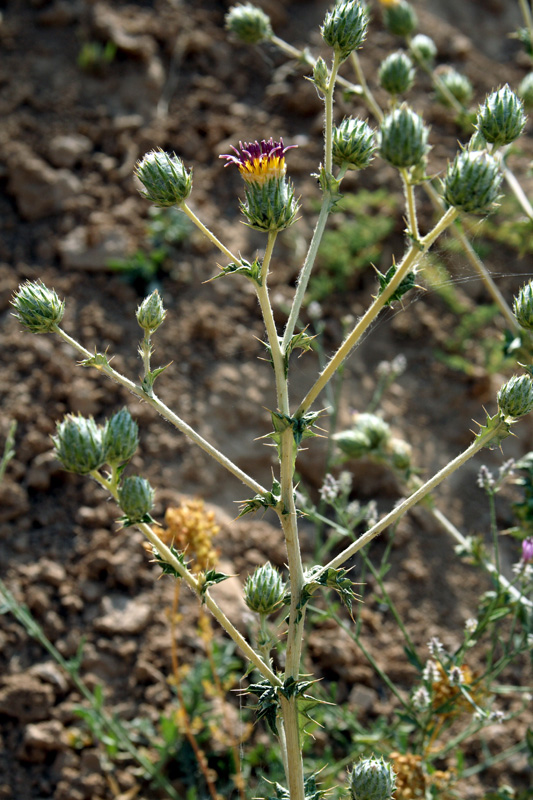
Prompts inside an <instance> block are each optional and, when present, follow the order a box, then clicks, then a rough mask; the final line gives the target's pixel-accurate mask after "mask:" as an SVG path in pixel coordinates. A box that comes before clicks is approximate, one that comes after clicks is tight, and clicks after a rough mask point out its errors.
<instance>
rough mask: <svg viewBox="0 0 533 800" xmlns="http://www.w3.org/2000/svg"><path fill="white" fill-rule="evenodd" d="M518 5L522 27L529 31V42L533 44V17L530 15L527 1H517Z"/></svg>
mask: <svg viewBox="0 0 533 800" xmlns="http://www.w3.org/2000/svg"><path fill="white" fill-rule="evenodd" d="M518 5H519V6H520V11H521V12H522V17H523V20H524V25H525V26H526V28H527V29H528V31H529V38H530V42H531V43H533V16H532V15H531V9H530V7H529V3H528V2H527V0H518Z"/></svg>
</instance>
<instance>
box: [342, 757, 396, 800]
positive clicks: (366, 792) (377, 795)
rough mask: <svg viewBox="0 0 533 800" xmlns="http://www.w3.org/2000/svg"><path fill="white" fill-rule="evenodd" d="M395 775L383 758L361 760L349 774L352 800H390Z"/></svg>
mask: <svg viewBox="0 0 533 800" xmlns="http://www.w3.org/2000/svg"><path fill="white" fill-rule="evenodd" d="M395 783H396V775H395V772H394V770H393V768H392V766H391V765H390V764H389V763H388V762H386V761H384V760H383V758H376V757H375V756H371V758H362V759H361V760H360V761H359V763H357V764H354V768H353V770H352V772H351V774H350V792H351V795H352V798H353V800H392V793H393V792H394V786H395Z"/></svg>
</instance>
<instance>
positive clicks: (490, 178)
mask: <svg viewBox="0 0 533 800" xmlns="http://www.w3.org/2000/svg"><path fill="white" fill-rule="evenodd" d="M501 182H502V174H501V172H500V168H499V166H498V162H497V161H496V159H495V158H494V157H493V156H491V155H489V154H488V153H486V152H485V151H483V150H464V151H463V152H461V153H459V154H458V155H457V156H456V157H455V160H454V161H453V162H452V163H451V164H448V170H447V172H446V177H445V179H444V200H445V201H446V203H447V204H448V205H449V206H453V207H454V208H457V209H458V210H460V211H464V212H466V213H476V212H478V213H480V212H486V211H489V210H490V208H491V207H492V206H493V204H494V203H495V201H496V200H497V198H498V193H499V189H500V185H501Z"/></svg>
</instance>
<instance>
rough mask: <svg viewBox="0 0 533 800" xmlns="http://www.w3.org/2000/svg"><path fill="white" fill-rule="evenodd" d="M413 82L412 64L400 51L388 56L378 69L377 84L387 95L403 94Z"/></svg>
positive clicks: (413, 71)
mask: <svg viewBox="0 0 533 800" xmlns="http://www.w3.org/2000/svg"><path fill="white" fill-rule="evenodd" d="M414 80H415V70H414V67H413V62H412V61H411V59H410V58H409V56H408V55H406V54H405V53H402V52H401V51H399V52H398V53H391V54H390V55H388V56H387V58H386V59H385V60H384V61H383V62H382V64H381V67H380V68H379V82H380V84H381V86H382V87H383V88H384V89H385V91H386V92H388V93H389V94H392V95H397V94H403V93H404V92H406V91H407V90H408V89H410V88H411V86H412V85H413V83H414Z"/></svg>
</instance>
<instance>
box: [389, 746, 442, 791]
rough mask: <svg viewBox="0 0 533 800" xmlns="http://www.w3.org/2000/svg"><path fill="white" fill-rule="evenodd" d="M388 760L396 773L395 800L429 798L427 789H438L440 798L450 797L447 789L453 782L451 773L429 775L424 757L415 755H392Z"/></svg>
mask: <svg viewBox="0 0 533 800" xmlns="http://www.w3.org/2000/svg"><path fill="white" fill-rule="evenodd" d="M388 760H389V761H390V762H391V764H392V768H393V770H394V772H395V773H396V792H395V795H394V797H395V800H416V798H418V797H420V798H424V797H426V796H427V789H429V788H430V787H434V788H436V789H437V790H438V791H439V792H440V793H439V798H441V800H445V798H447V797H448V796H449V795H448V793H447V792H446V788H447V787H448V786H449V784H450V782H451V781H452V780H453V778H454V775H453V773H452V772H450V771H446V772H444V771H442V770H436V771H435V772H433V773H432V774H431V775H427V774H426V772H425V770H424V766H423V763H422V756H419V755H415V754H414V753H396V752H395V753H391V754H390V755H389V757H388Z"/></svg>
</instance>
